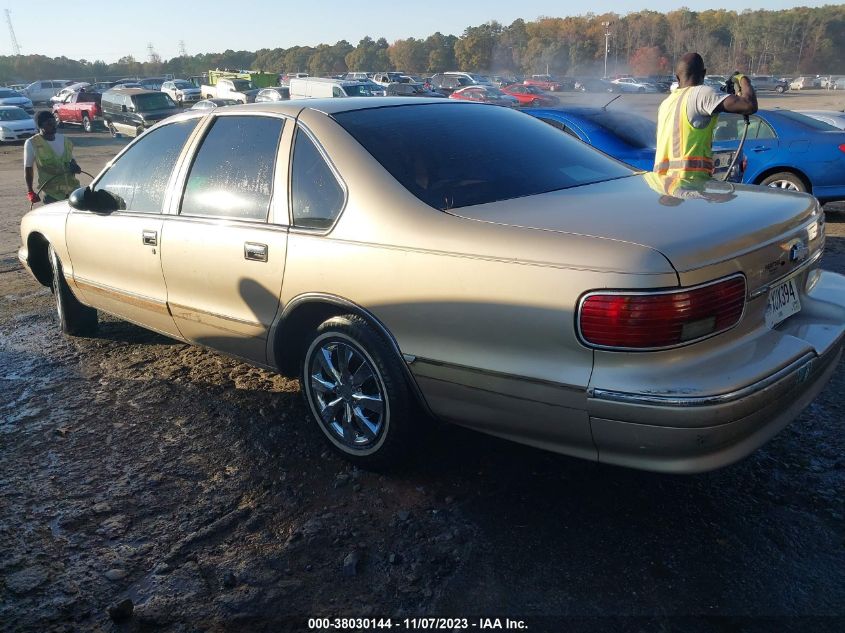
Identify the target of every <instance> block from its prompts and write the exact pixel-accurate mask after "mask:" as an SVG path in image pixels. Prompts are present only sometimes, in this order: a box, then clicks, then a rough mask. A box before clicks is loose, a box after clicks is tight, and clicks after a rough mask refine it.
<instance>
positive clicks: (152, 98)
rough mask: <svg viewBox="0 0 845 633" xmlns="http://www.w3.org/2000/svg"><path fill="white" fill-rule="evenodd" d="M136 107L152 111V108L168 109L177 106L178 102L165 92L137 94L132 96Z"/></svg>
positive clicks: (142, 110) (141, 110)
mask: <svg viewBox="0 0 845 633" xmlns="http://www.w3.org/2000/svg"><path fill="white" fill-rule="evenodd" d="M132 100H133V101H134V102H135V107H136V108H137V109H138V111H139V112H150V111H152V110H167V109H169V108H175V107H176V103H175V102H174V101H173V100H172V99H171V98H170V97H168V96H167V95H166V94H164V93H163V92H157V93H154V94H145V95H135V96H134V97H132Z"/></svg>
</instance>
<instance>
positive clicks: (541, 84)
mask: <svg viewBox="0 0 845 633" xmlns="http://www.w3.org/2000/svg"><path fill="white" fill-rule="evenodd" d="M522 83H523V84H524V85H526V86H537V87H538V88H539V89H540V90H549V91H551V92H559V91H561V90H563V84H562V83H560V82H559V81H555V80H554V79H552V76H551V75H531V79H526V80H525V81H523V82H522Z"/></svg>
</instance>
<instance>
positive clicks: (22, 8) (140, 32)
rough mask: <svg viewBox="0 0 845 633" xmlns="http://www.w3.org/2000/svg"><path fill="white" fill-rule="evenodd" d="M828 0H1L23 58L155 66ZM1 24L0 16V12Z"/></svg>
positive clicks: (6, 50) (7, 47)
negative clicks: (569, 19) (200, 56)
mask: <svg viewBox="0 0 845 633" xmlns="http://www.w3.org/2000/svg"><path fill="white" fill-rule="evenodd" d="M824 4H831V2H823V1H822V2H814V1H813V0H809V1H806V2H795V1H794V0H793V1H791V2H790V1H788V0H738V1H737V2H725V1H724V0H645V1H643V0H639V1H636V0H617V1H615V2H609V1H607V0H592V1H589V2H560V1H554V0H509V1H504V0H424V1H423V0H413V1H411V2H402V1H401V0H367V1H366V2H355V1H353V0H346V1H339V0H311V1H309V0H299V1H298V2H285V1H282V0H277V1H276V2H274V1H272V0H241V1H240V2H238V1H236V0H169V1H168V0H116V1H114V0H111V1H109V2H97V1H96V0H94V1H92V0H82V1H81V2H69V1H68V0H61V1H56V0H28V1H26V2H17V3H12V2H6V3H5V4H4V8H6V7H7V8H9V9H11V11H12V24H13V25H14V29H15V34H16V36H17V39H18V43H19V45H20V47H21V52H22V53H23V54H35V53H39V54H42V55H47V56H48V57H59V56H65V57H69V58H71V59H87V60H89V61H94V60H97V59H102V60H104V61H106V62H114V61H116V60H117V59H119V58H120V57H123V56H124V55H133V56H134V57H135V58H136V59H137V60H139V61H144V60H146V59H147V45H148V44H150V43H152V45H153V47H154V48H155V50H156V52H157V53H158V54H159V55H161V57H162V58H164V59H169V58H171V57H175V56H177V55H178V54H179V42H180V40H182V41H184V42H185V48H186V50H187V52H188V54H189V55H194V54H197V53H211V52H221V51H224V50H226V49H233V50H248V51H255V50H258V49H259V48H279V47H280V48H288V47H290V46H296V45H300V46H306V45H312V46H313V45H317V44H322V43H326V44H334V43H335V42H337V41H338V40H343V39H345V40H347V41H348V42H350V43H351V44H352V45H353V46H354V45H356V44H357V43H358V41H359V40H360V39H361V38H362V37H364V36H366V35H369V36H371V37H372V38H373V39H378V38H379V37H384V38H386V39H387V41H389V42H393V41H394V40H397V39H402V38H407V37H418V38H419V37H427V36H428V35H431V34H432V33H434V32H435V31H440V32H441V33H443V34H453V35H460V34H461V33H462V32H463V30H464V29H465V28H466V27H468V26H476V25H478V24H482V23H484V22H487V21H489V20H497V21H499V22H501V23H502V24H504V25H508V24H510V23H511V22H513V21H514V20H515V19H517V18H523V19H524V20H526V21H530V20H535V19H537V18H538V17H540V16H552V17H564V16H566V15H583V14H585V13H586V12H588V11H590V12H592V13H604V12H607V11H615V12H617V13H620V14H622V15H624V14H626V13H630V12H632V11H639V10H642V9H651V10H655V11H671V10H673V9H677V8H678V7H680V6H687V7H688V8H690V9H692V10H695V11H703V10H705V9H711V8H726V9H733V10H736V11H741V10H743V9H773V10H776V9H786V8H790V7H794V6H812V7H817V6H822V5H824ZM2 17H3V18H5V13H3V14H2ZM4 27H5V25H3V27H0V29H2V30H0V33H2V39H0V41H2V45H0V54H2V55H11V54H13V49H12V42H11V37H10V36H9V34H8V28H4Z"/></svg>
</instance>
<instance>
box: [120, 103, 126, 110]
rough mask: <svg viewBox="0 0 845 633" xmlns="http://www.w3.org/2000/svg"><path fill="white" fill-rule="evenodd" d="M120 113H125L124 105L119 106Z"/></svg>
mask: <svg viewBox="0 0 845 633" xmlns="http://www.w3.org/2000/svg"><path fill="white" fill-rule="evenodd" d="M120 111H121V112H126V104H124V105H122V106H120Z"/></svg>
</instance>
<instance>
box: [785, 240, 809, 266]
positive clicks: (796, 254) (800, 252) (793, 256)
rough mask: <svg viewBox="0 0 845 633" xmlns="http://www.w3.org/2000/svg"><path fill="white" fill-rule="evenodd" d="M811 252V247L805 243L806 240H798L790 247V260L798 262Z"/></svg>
mask: <svg viewBox="0 0 845 633" xmlns="http://www.w3.org/2000/svg"><path fill="white" fill-rule="evenodd" d="M809 254H810V249H809V248H807V247H806V246H805V245H804V242H802V241H801V240H798V241H797V242H795V244H793V245H792V248H790V249H789V261H791V262H796V263H797V262H803V261H804V260H805V259H807V255H809Z"/></svg>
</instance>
